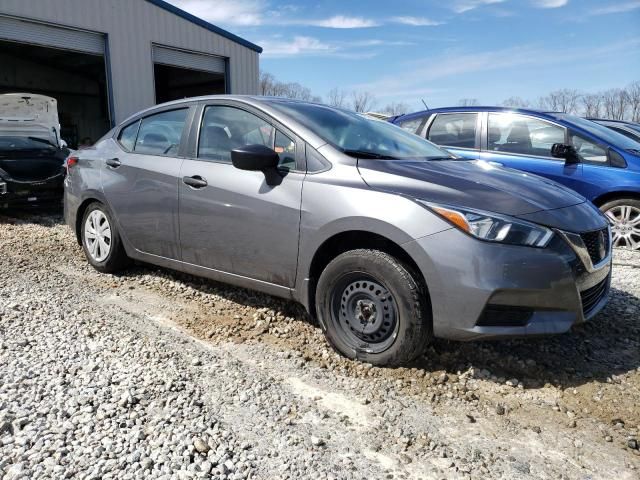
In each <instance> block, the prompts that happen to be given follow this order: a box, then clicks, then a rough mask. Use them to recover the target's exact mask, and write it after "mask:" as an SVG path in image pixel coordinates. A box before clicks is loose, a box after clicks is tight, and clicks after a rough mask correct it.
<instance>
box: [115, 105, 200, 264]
mask: <svg viewBox="0 0 640 480" xmlns="http://www.w3.org/2000/svg"><path fill="white" fill-rule="evenodd" d="M194 109H195V106H193V107H191V108H190V107H189V106H180V107H173V108H172V109H167V110H162V111H156V112H154V113H152V114H150V115H148V116H145V117H144V118H142V119H140V120H136V121H135V122H132V123H130V124H128V125H126V126H125V127H124V128H123V129H122V130H120V132H119V134H118V137H117V138H118V143H119V146H120V148H117V149H116V148H114V150H113V152H112V153H113V154H112V155H108V157H109V158H105V159H104V161H105V164H104V166H103V170H102V184H103V188H104V194H105V196H106V198H107V201H108V202H109V206H110V207H111V209H112V210H113V213H114V214H115V216H116V219H117V221H118V223H119V225H120V227H121V229H122V231H123V234H124V235H125V237H126V238H127V239H128V240H129V242H130V243H131V244H132V245H133V246H134V247H135V248H136V249H137V250H139V251H140V252H143V253H147V254H152V255H158V256H161V257H165V258H171V259H175V260H179V258H180V249H179V244H178V183H179V176H180V168H181V166H182V161H183V159H182V158H181V155H180V154H181V151H182V149H183V148H184V146H185V145H186V138H187V128H185V126H186V125H187V124H188V121H189V117H190V115H191V114H192V113H193V110H194Z"/></svg>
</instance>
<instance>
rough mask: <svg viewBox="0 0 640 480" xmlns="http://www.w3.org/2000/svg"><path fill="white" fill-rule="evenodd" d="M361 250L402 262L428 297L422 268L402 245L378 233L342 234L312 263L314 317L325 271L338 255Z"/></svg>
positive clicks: (310, 278)
mask: <svg viewBox="0 0 640 480" xmlns="http://www.w3.org/2000/svg"><path fill="white" fill-rule="evenodd" d="M359 248H366V249H372V250H379V251H381V252H384V253H387V254H389V255H391V256H392V257H394V258H395V259H397V260H398V261H400V262H401V263H402V264H403V265H404V266H405V268H407V269H408V270H409V272H410V273H411V275H412V276H413V277H414V279H415V280H416V281H417V282H419V283H420V284H421V286H422V287H423V288H424V291H425V292H427V296H428V291H427V282H426V281H425V278H424V277H423V275H422V273H421V272H420V268H418V265H417V264H416V262H415V261H414V260H413V258H411V256H410V255H409V254H408V253H407V252H406V251H405V250H404V249H403V248H402V247H401V246H400V245H398V244H397V243H395V242H393V241H391V240H389V239H388V238H386V237H383V236H382V235H378V234H376V233H371V232H366V231H360V230H356V231H350V232H342V233H339V234H337V235H334V236H333V237H331V238H329V239H327V240H325V242H324V243H323V244H322V245H321V246H320V248H319V249H318V250H317V251H316V253H315V255H314V256H313V260H312V261H311V267H310V269H309V292H308V293H309V295H308V299H309V312H310V313H311V314H312V315H313V316H314V317H315V296H316V286H317V284H318V279H319V278H320V275H321V274H322V272H323V270H324V269H325V267H326V266H327V265H328V264H329V262H331V260H333V259H334V258H336V257H337V256H338V255H340V254H342V253H344V252H348V251H349V250H356V249H359Z"/></svg>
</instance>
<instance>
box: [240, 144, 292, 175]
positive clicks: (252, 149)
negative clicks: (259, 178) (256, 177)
mask: <svg viewBox="0 0 640 480" xmlns="http://www.w3.org/2000/svg"><path fill="white" fill-rule="evenodd" d="M279 162H280V157H279V156H278V154H277V153H276V152H274V151H273V150H272V149H270V148H269V147H265V146H264V145H245V146H244V147H240V148H234V149H233V150H231V163H233V166H234V167H236V168H238V169H240V170H251V171H262V172H264V171H265V170H271V169H275V168H276V167H277V166H278V163H279Z"/></svg>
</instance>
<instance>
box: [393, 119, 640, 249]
mask: <svg viewBox="0 0 640 480" xmlns="http://www.w3.org/2000/svg"><path fill="white" fill-rule="evenodd" d="M389 121H390V122H392V123H395V124H396V125H398V126H400V127H402V128H403V129H405V130H407V131H410V132H412V133H415V134H417V135H419V136H421V137H426V138H427V139H428V140H430V141H431V142H433V143H435V144H437V145H440V146H443V147H445V148H446V149H447V150H449V151H450V152H452V153H454V154H455V155H458V156H460V157H463V158H469V159H479V160H486V161H490V162H493V163H497V164H500V165H503V166H505V167H511V168H517V169H519V170H524V171H527V172H531V173H534V174H536V175H541V176H544V177H547V178H550V179H552V180H555V181H556V182H558V183H561V184H563V185H566V186H568V187H569V188H572V189H573V190H575V191H577V192H578V193H580V194H582V195H583V196H584V197H586V198H587V199H589V200H591V201H592V202H593V203H594V204H595V205H597V206H598V207H599V208H600V210H601V211H602V212H604V213H605V214H606V216H607V217H608V219H609V221H610V223H611V231H612V237H613V238H612V241H613V245H614V246H616V247H622V248H628V249H633V250H640V143H639V142H637V141H635V140H633V139H631V138H629V137H626V136H624V135H622V134H620V133H618V132H615V131H613V130H611V129H609V128H607V127H605V126H603V125H600V124H598V123H594V122H592V121H590V120H586V119H584V118H580V117H576V116H574V115H568V114H564V113H552V112H542V111H538V110H530V109H512V108H504V107H455V108H438V109H433V110H426V111H423V112H417V113H411V114H407V115H401V116H399V117H393V118H391V119H389Z"/></svg>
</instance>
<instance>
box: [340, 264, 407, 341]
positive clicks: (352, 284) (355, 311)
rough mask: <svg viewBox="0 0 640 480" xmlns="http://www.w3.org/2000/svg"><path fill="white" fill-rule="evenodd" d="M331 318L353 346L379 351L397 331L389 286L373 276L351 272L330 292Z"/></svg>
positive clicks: (395, 310) (394, 304)
mask: <svg viewBox="0 0 640 480" xmlns="http://www.w3.org/2000/svg"><path fill="white" fill-rule="evenodd" d="M332 297H333V298H332V302H331V303H332V306H333V308H332V312H331V313H332V319H331V320H332V321H333V322H334V324H335V325H336V326H337V327H338V329H339V331H340V332H341V333H342V336H343V339H344V340H345V341H346V342H347V343H348V344H350V345H351V346H352V347H353V348H359V349H362V350H365V351H367V352H368V353H380V352H383V351H385V350H386V349H387V348H389V346H390V345H391V344H393V342H394V340H395V338H396V336H397V333H398V312H397V308H396V302H395V300H394V298H393V295H392V294H391V292H389V290H388V289H387V288H386V287H385V286H384V285H383V284H382V283H381V282H379V281H377V280H375V279H374V278H373V277H370V276H369V275H366V274H363V273H351V274H348V275H347V276H345V277H344V278H343V279H342V281H340V282H339V283H338V284H337V285H336V288H335V289H334V291H333V295H332Z"/></svg>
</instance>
